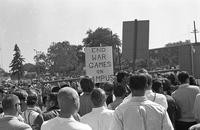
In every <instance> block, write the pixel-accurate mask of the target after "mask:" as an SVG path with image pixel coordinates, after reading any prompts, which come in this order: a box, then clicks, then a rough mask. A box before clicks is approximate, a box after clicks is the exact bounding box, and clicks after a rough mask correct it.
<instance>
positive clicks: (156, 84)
mask: <svg viewBox="0 0 200 130" xmlns="http://www.w3.org/2000/svg"><path fill="white" fill-rule="evenodd" d="M162 87H163V85H162V81H161V80H159V79H155V80H153V84H152V90H153V91H154V92H156V93H160V91H159V90H160V88H162Z"/></svg>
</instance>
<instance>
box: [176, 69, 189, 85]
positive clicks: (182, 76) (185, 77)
mask: <svg viewBox="0 0 200 130" xmlns="http://www.w3.org/2000/svg"><path fill="white" fill-rule="evenodd" d="M178 80H179V82H180V83H181V84H185V83H189V74H188V73H187V72H186V71H181V72H179V73H178Z"/></svg>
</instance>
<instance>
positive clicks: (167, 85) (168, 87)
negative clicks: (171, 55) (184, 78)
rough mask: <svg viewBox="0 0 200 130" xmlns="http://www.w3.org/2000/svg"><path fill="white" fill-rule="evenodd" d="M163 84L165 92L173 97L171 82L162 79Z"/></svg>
mask: <svg viewBox="0 0 200 130" xmlns="http://www.w3.org/2000/svg"><path fill="white" fill-rule="evenodd" d="M162 84H163V91H166V92H167V94H168V95H171V90H172V88H171V82H170V81H169V79H167V78H164V79H162Z"/></svg>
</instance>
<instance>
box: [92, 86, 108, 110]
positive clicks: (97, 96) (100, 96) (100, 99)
mask: <svg viewBox="0 0 200 130" xmlns="http://www.w3.org/2000/svg"><path fill="white" fill-rule="evenodd" d="M90 96H91V100H92V103H93V105H94V106H96V107H101V106H102V105H103V104H104V103H105V101H106V93H105V91H104V90H103V89H101V88H95V89H94V90H93V91H92V92H91V95H90Z"/></svg>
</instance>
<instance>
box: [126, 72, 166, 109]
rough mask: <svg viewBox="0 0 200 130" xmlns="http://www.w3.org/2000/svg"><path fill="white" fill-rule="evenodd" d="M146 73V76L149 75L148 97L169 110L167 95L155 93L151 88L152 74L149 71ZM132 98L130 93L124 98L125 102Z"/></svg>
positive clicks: (146, 94) (146, 93)
mask: <svg viewBox="0 0 200 130" xmlns="http://www.w3.org/2000/svg"><path fill="white" fill-rule="evenodd" d="M144 75H146V77H147V89H146V92H145V96H146V98H147V99H148V100H151V101H153V102H155V103H158V104H160V105H161V106H163V107H164V108H165V109H166V110H167V108H168V104H167V99H166V97H165V95H163V94H159V93H154V92H153V91H152V90H151V87H152V76H151V75H150V74H148V73H144ZM131 98H132V94H130V95H129V96H128V97H126V98H125V99H124V101H123V103H124V102H127V101H129V100H131Z"/></svg>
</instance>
